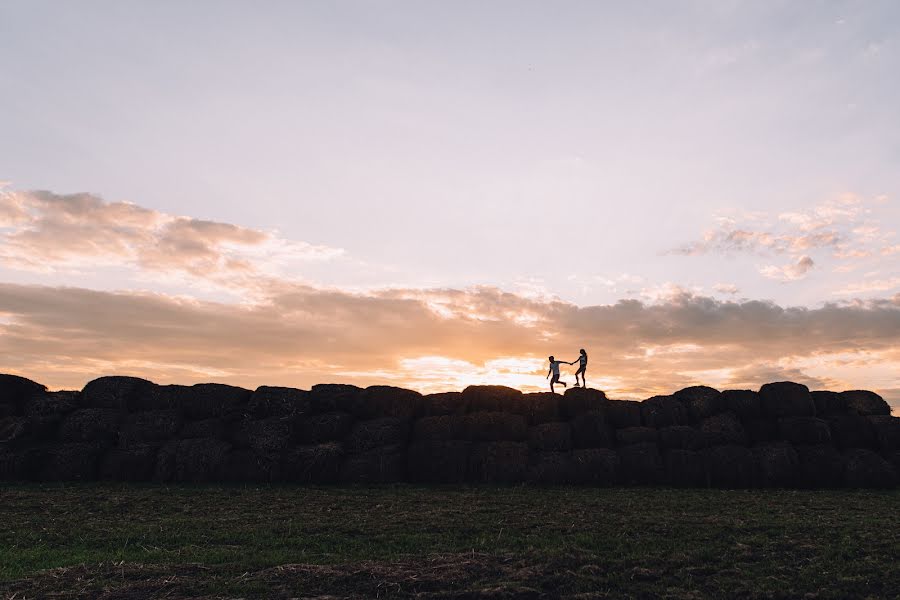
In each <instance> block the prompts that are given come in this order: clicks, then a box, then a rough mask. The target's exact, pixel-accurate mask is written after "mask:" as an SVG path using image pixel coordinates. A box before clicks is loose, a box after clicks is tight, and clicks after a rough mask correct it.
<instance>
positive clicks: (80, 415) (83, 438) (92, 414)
mask: <svg viewBox="0 0 900 600" xmlns="http://www.w3.org/2000/svg"><path fill="white" fill-rule="evenodd" d="M121 418H122V413H121V412H119V411H118V410H114V409H109V408H80V409H78V410H74V411H72V412H71V413H69V414H68V415H67V416H66V418H65V419H63V422H62V424H61V425H60V426H59V439H60V440H61V441H63V442H69V443H72V442H99V443H102V444H105V445H110V446H111V445H113V444H115V443H116V441H117V439H118V437H119V421H120V420H121Z"/></svg>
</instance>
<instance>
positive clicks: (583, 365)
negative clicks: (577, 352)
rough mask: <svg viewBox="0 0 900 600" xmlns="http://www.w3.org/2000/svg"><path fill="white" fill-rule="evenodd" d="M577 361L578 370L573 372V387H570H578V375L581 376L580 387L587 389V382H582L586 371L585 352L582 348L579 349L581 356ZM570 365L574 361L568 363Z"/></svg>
mask: <svg viewBox="0 0 900 600" xmlns="http://www.w3.org/2000/svg"><path fill="white" fill-rule="evenodd" d="M577 360H578V370H577V371H575V385H574V386H572V387H578V375H579V374H581V387H587V382H585V380H584V373H585V371H587V352H585V351H584V348H582V349H581V356H579V357H578V358H577ZM569 364H570V365H574V364H575V361H574V360H573V361H572V362H570V363H569Z"/></svg>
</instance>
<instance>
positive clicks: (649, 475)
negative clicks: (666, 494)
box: [618, 442, 663, 484]
mask: <svg viewBox="0 0 900 600" xmlns="http://www.w3.org/2000/svg"><path fill="white" fill-rule="evenodd" d="M618 453H619V474H620V476H621V481H622V483H626V484H654V483H659V482H660V481H662V479H663V463H662V456H660V454H659V448H658V447H657V445H656V444H654V443H649V442H644V443H641V444H631V445H630V446H622V447H620V448H619V449H618Z"/></svg>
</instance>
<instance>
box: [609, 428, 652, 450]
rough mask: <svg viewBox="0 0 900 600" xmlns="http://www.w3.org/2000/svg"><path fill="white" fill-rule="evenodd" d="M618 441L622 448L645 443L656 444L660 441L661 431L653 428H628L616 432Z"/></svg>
mask: <svg viewBox="0 0 900 600" xmlns="http://www.w3.org/2000/svg"><path fill="white" fill-rule="evenodd" d="M616 441H617V442H618V443H619V444H620V445H622V446H627V445H629V444H641V443H644V442H649V443H651V444H655V443H657V442H658V441H659V431H657V430H656V429H654V428H653V427H626V428H625V429H618V430H616Z"/></svg>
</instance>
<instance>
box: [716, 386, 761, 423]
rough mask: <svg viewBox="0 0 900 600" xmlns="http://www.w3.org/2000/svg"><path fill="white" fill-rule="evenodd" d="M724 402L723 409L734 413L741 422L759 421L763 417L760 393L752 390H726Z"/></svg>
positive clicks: (723, 395) (723, 397)
mask: <svg viewBox="0 0 900 600" xmlns="http://www.w3.org/2000/svg"><path fill="white" fill-rule="evenodd" d="M722 402H723V405H724V406H723V409H724V410H725V411H730V412H733V413H734V414H735V415H737V417H738V418H739V419H740V420H741V421H749V420H751V419H758V418H760V416H761V415H762V408H761V406H760V400H759V393H758V392H754V391H752V390H725V391H723V392H722Z"/></svg>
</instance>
